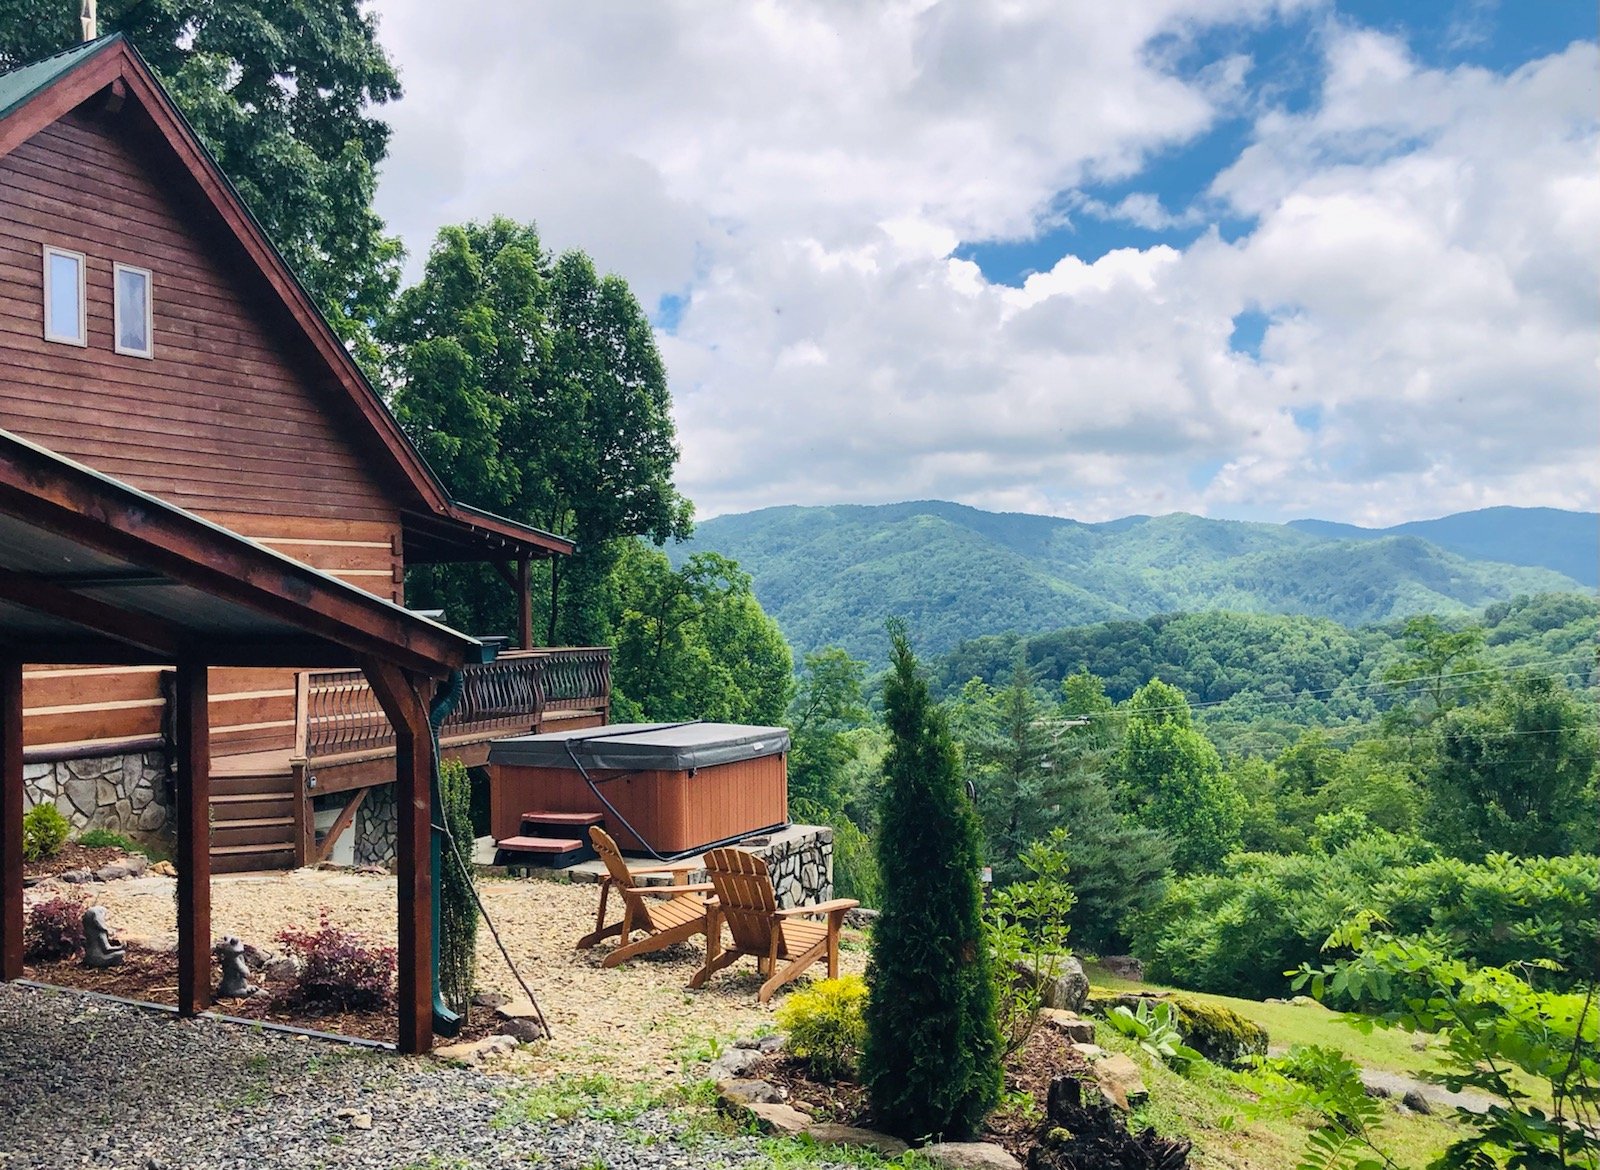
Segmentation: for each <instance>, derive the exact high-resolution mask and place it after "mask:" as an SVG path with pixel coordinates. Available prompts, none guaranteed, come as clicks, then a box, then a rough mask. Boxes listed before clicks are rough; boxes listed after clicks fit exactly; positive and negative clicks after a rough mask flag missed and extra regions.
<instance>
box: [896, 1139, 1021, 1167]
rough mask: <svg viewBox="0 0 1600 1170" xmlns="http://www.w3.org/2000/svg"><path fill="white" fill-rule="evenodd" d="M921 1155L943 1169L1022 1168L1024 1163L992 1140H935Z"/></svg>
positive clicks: (925, 1147) (922, 1150)
mask: <svg viewBox="0 0 1600 1170" xmlns="http://www.w3.org/2000/svg"><path fill="white" fill-rule="evenodd" d="M918 1152H919V1153H921V1155H922V1156H923V1157H924V1158H926V1159H927V1160H928V1161H929V1162H932V1163H933V1164H934V1165H935V1166H939V1167H942V1168H943V1170H1022V1163H1021V1162H1019V1161H1017V1160H1016V1159H1015V1158H1013V1157H1012V1156H1011V1154H1010V1153H1008V1152H1007V1151H1006V1150H1005V1149H1004V1148H1003V1147H1001V1146H997V1145H994V1144H993V1143H992V1142H935V1143H934V1144H933V1145H931V1146H923V1147H922V1149H921V1150H920V1151H918Z"/></svg>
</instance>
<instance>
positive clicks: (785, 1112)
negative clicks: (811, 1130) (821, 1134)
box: [741, 1101, 811, 1136]
mask: <svg viewBox="0 0 1600 1170" xmlns="http://www.w3.org/2000/svg"><path fill="white" fill-rule="evenodd" d="M741 1108H743V1109H744V1111H745V1112H746V1113H748V1114H750V1116H751V1117H754V1118H755V1119H756V1127H757V1128H758V1129H760V1130H761V1132H763V1133H783V1134H789V1135H790V1136H793V1135H795V1134H800V1133H804V1132H805V1131H806V1129H807V1127H808V1126H810V1125H811V1118H809V1117H807V1116H806V1115H805V1114H804V1113H801V1112H800V1110H798V1109H794V1108H791V1107H790V1106H788V1105H777V1104H767V1103H763V1102H759V1101H758V1102H756V1103H755V1104H753V1105H745V1106H741Z"/></svg>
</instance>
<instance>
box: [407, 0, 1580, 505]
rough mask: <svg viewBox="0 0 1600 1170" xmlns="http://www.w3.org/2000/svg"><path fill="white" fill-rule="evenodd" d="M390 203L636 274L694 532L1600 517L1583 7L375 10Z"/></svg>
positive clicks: (499, 1)
mask: <svg viewBox="0 0 1600 1170" xmlns="http://www.w3.org/2000/svg"><path fill="white" fill-rule="evenodd" d="M376 7H377V10H378V12H379V14H380V19H381V26H380V35H381V38H382V40H383V43H384V44H385V46H386V47H387V48H388V49H389V51H390V52H391V54H392V55H393V56H394V58H395V59H396V61H397V63H398V64H399V66H400V69H401V73H402V78H403V81H404V84H405V87H406V96H405V98H404V99H403V100H402V101H401V102H400V103H399V104H397V105H395V106H393V107H390V108H389V109H388V110H387V111H386V112H385V114H386V116H387V117H388V119H389V120H390V122H391V123H392V125H393V127H394V141H393V148H392V153H391V158H390V160H389V162H388V164H387V166H386V168H385V172H384V178H383V183H382V187H381V190H380V194H379V210H380V212H381V213H382V214H383V215H384V216H385V218H386V219H387V220H388V221H389V223H390V225H391V227H392V228H393V229H394V230H397V231H399V232H400V233H401V234H402V235H403V236H404V237H405V240H406V242H407V245H408V247H409V248H410V249H411V251H412V254H413V269H415V268H417V267H418V266H419V265H420V259H421V258H422V257H423V256H425V255H426V251H427V248H428V245H429V242H430V241H431V240H432V238H433V235H434V232H435V231H436V230H437V229H438V227H439V226H440V225H441V224H445V223H452V222H458V221H461V220H465V219H470V218H477V217H484V216H488V215H491V214H495V213H502V214H506V215H511V216H514V217H516V218H519V219H525V220H534V221H536V222H537V223H538V224H539V227H540V230H541V232H542V234H543V237H544V239H545V242H546V243H547V244H548V245H549V246H551V247H554V248H558V249H559V248H568V247H577V248H583V249H585V250H586V251H588V252H589V253H590V254H591V255H593V256H594V257H595V259H596V261H597V262H598V263H599V264H600V265H601V266H602V267H604V268H606V269H609V270H611V271H615V272H617V273H619V274H621V275H622V276H624V277H626V278H627V280H628V281H629V282H630V283H631V285H632V287H633V289H634V291H635V292H636V293H637V294H638V296H639V298H640V300H641V301H642V302H643V303H644V304H645V305H646V307H647V308H648V309H649V311H650V313H651V315H652V318H653V319H654V321H655V322H656V325H657V330H658V335H659V341H660V345H661V349H662V352H663V354H664V356H665V358H666V360H667V364H668V368H669V370H670V374H671V382H672V390H673V396H674V401H675V407H674V410H675V414H676V417H677V420H678V426H679V432H680V439H681V443H682V447H683V459H682V463H681V466H680V474H679V482H680V486H681V487H682V488H683V489H684V490H685V491H686V493H687V494H688V495H689V496H690V497H691V498H692V499H694V500H695V501H696V503H697V505H698V507H699V511H700V515H701V516H702V517H706V516H712V515H717V514H719V513H724V512H734V511H744V510H748V509H752V508H758V507H765V506H768V505H772V504H817V503H840V502H857V503H876V502H887V501H893V500H903V499H918V498H930V497H937V498H945V499H954V500H959V501H962V502H965V503H970V504H974V505H977V506H979V507H985V508H993V509H1003V510H1018V511H1031V512H1046V513H1053V514H1057V515H1064V516H1072V517H1076V518H1079V519H1085V520H1100V519H1107V518H1111V517H1114V516H1120V515H1124V514H1127V513H1132V512H1146V513H1160V512H1170V511H1179V510H1181V511H1190V512H1197V513H1201V514H1205V515H1210V516H1218V517H1229V518H1238V519H1264V520H1286V519H1292V518H1295V517H1301V516H1319V517H1324V518H1328V519H1336V520H1347V521H1352V522H1355V523H1362V524H1388V523H1394V522H1397V521H1401V520H1407V519H1416V518H1422V517H1428V516H1437V515H1442V514H1444V513H1447V512H1453V511H1460V510H1464V509H1468V508H1475V507H1482V506H1486V505H1491V504H1521V505H1550V506H1555V507H1567V508H1596V507H1597V506H1600V458H1597V441H1600V394H1597V389H1600V377H1597V359H1600V328H1597V326H1600V166H1597V161H1600V159H1597V153H1600V150H1597V147H1600V126H1597V111H1600V49H1597V46H1596V35H1597V34H1596V27H1595V26H1596V13H1595V5H1594V4H1593V2H1592V0H1502V2H1501V3H1496V2H1495V0H1406V2H1404V3H1401V2H1399V0H1388V2H1383V0H1349V2H1346V0H1117V2H1116V3H1100V2H1089V0H958V2H944V0H906V2H886V3H872V2H868V0H804V2H798V0H797V2H788V0H738V2H734V0H728V2H724V3H706V2H701V0H639V2H638V3H631V4H628V3H620V2H619V3H601V4H589V3H576V2H572V0H561V2H550V3H541V2H537V0H528V2H524V0H474V2H473V3H470V4H440V3H438V2H437V0H378V3H377V5H376Z"/></svg>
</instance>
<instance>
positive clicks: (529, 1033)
mask: <svg viewBox="0 0 1600 1170" xmlns="http://www.w3.org/2000/svg"><path fill="white" fill-rule="evenodd" d="M500 1032H501V1034H502V1035H506V1036H511V1037H513V1038H514V1039H515V1040H516V1041H517V1043H519V1044H537V1043H539V1041H541V1040H543V1039H544V1029H543V1028H541V1027H540V1026H539V1021H538V1020H528V1019H519V1020H507V1021H506V1022H505V1023H504V1024H503V1025H501V1027H500Z"/></svg>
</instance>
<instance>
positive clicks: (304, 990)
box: [278, 909, 395, 1012]
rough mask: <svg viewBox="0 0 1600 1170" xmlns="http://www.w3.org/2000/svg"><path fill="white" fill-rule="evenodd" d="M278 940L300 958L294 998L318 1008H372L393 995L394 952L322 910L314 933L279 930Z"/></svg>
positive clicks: (303, 1004) (359, 1009) (340, 1010)
mask: <svg viewBox="0 0 1600 1170" xmlns="http://www.w3.org/2000/svg"><path fill="white" fill-rule="evenodd" d="M278 941H279V942H280V943H282V944H283V945H284V946H285V947H287V948H288V949H289V951H290V952H291V953H292V954H294V955H295V957H296V958H298V959H299V960H300V974H299V976H298V977H297V978H296V980H295V989H294V993H293V995H294V998H295V999H296V1000H297V1001H298V1002H299V1003H300V1004H301V1005H302V1006H304V1007H306V1008H311V1009H315V1010H320V1011H330V1012H349V1011H376V1010H378V1009H381V1008H386V1007H388V1006H389V1005H390V1004H391V1003H392V1002H393V999H394V966H395V952H394V948H393V947H374V946H371V945H370V944H368V943H367V941H366V940H365V939H363V938H362V937H361V936H360V935H356V934H352V933H351V932H350V931H348V930H345V929H344V928H343V927H340V926H335V925H334V924H333V923H332V922H331V921H330V920H329V917H328V911H327V910H326V909H324V910H323V911H322V914H321V921H320V924H319V925H318V927H317V929H316V930H314V931H306V930H285V931H283V932H282V933H281V934H279V935H278Z"/></svg>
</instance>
